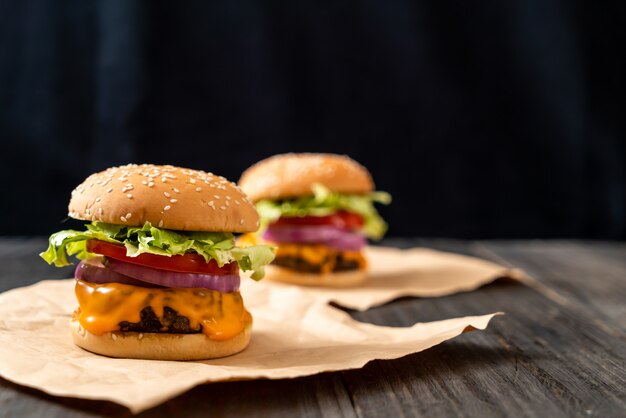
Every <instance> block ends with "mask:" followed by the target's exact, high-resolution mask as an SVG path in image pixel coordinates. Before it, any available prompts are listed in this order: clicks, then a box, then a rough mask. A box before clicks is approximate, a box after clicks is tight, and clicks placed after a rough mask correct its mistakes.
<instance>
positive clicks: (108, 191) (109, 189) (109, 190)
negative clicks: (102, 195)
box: [80, 187, 113, 193]
mask: <svg viewBox="0 0 626 418" xmlns="http://www.w3.org/2000/svg"><path fill="white" fill-rule="evenodd" d="M112 191H113V189H112V188H111V187H109V188H108V189H107V193H111V192H112ZM80 192H81V193H82V192H83V191H82V190H81V191H80Z"/></svg>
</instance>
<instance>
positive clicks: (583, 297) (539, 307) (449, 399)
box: [0, 238, 626, 418]
mask: <svg viewBox="0 0 626 418" xmlns="http://www.w3.org/2000/svg"><path fill="white" fill-rule="evenodd" d="M386 244H388V245H396V246H400V247H409V246H415V245H420V246H425V247H430V248H435V249H439V250H445V251H452V252H457V253H462V254H468V255H473V256H477V257H481V258H485V259H488V260H492V261H496V262H499V263H501V264H505V265H511V266H516V267H519V268H521V269H524V270H525V271H526V272H527V273H528V274H530V275H531V276H532V278H533V280H531V281H529V282H528V283H526V284H520V283H516V282H513V281H510V280H499V281H497V282H495V283H493V284H490V285H487V286H484V287H482V288H480V289H478V290H476V291H474V292H469V293H461V294H457V295H453V296H447V297H441V298H432V299H429V298H402V299H399V300H396V301H394V302H392V303H389V304H386V305H384V306H381V307H378V308H374V309H370V310H368V311H365V312H352V311H349V313H350V314H351V315H352V316H353V317H354V318H356V319H358V320H360V321H364V322H370V323H374V324H380V325H389V326H409V325H412V324H413V323H414V322H416V321H432V320H438V319H444V318H450V317H456V316H465V315H477V314H485V313H490V312H495V311H504V312H506V315H505V316H502V317H498V318H496V319H494V320H493V321H492V323H491V324H490V326H489V328H488V329H487V330H486V331H483V332H474V333H468V334H464V335H462V336H460V337H458V338H456V339H454V340H452V341H448V342H446V343H443V344H441V345H439V346H436V347H434V348H431V349H429V350H426V351H424V352H422V353H417V354H413V355H409V356H406V357H403V358H401V359H397V360H390V361H373V362H371V363H369V364H367V365H366V366H365V367H363V368H362V369H359V370H351V371H346V372H334V373H324V374H321V375H316V376H310V377H305V378H298V379H292V380H256V381H245V382H227V383H214V384H207V385H202V386H199V387H196V388H194V389H193V390H191V391H189V392H187V393H185V394H183V395H181V396H179V397H177V398H175V399H172V400H170V401H168V402H166V403H165V404H163V405H160V406H158V407H155V408H153V409H151V410H148V411H145V412H144V413H142V414H140V416H145V417H161V416H163V417H165V416H168V417H169V416H185V417H200V416H202V417H256V416H262V417H295V416H298V417H299V416H302V417H319V416H324V417H380V416H382V417H389V418H391V417H405V416H406V417H408V416H411V417H413V416H415V417H422V416H423V417H440V416H441V417H501V416H524V417H625V416H626V334H625V329H626V244H624V243H607V242H577V241H486V242H468V241H452V240H417V239H415V240H407V239H402V240H400V239H397V240H387V241H386ZM45 245H46V240H45V239H44V238H3V239H0V263H1V265H2V269H0V291H4V290H7V289H11V288H15V287H19V286H25V285H28V284H32V283H35V282H37V281H39V280H42V279H54V278H66V277H69V276H71V274H72V271H71V268H69V269H56V268H52V267H48V266H47V265H46V264H45V263H44V262H42V261H40V260H39V259H38V258H37V257H36V254H37V253H38V252H39V251H41V250H42V249H43V248H44V247H45ZM0 319H1V318H0ZM60 378H62V377H60ZM130 415H131V414H130V413H129V412H128V410H127V409H125V408H123V407H121V406H118V405H115V404H112V403H109V402H99V401H86V400H78V399H70V398H56V397H52V396H49V395H46V394H43V393H41V392H39V391H37V390H32V389H28V388H24V387H21V386H18V385H15V384H13V383H10V382H8V381H6V380H2V379H0V417H39V416H46V417H99V416H114V417H123V416H130Z"/></svg>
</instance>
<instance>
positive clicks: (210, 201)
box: [207, 200, 215, 210]
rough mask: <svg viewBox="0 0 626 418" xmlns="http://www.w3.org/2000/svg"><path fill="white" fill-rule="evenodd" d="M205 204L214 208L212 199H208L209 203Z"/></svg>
mask: <svg viewBox="0 0 626 418" xmlns="http://www.w3.org/2000/svg"><path fill="white" fill-rule="evenodd" d="M207 204H208V205H209V206H211V208H212V209H213V210H215V203H213V201H212V200H209V203H207Z"/></svg>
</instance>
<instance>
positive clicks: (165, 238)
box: [39, 222, 274, 280]
mask: <svg viewBox="0 0 626 418" xmlns="http://www.w3.org/2000/svg"><path fill="white" fill-rule="evenodd" d="M86 228H87V229H86V230H85V231H75V230H65V231H59V232H57V233H55V234H52V235H51V236H50V240H49V245H48V249H47V250H46V251H44V252H42V253H41V254H39V255H40V256H41V258H43V259H44V260H46V262H48V264H54V265H55V266H57V267H62V266H68V265H71V264H72V263H71V262H69V261H68V259H67V256H68V255H75V256H76V257H77V258H79V259H84V258H87V257H89V256H91V255H92V254H89V252H88V251H87V241H88V240H90V239H97V240H101V241H106V242H111V243H114V244H122V245H124V246H125V247H126V255H127V256H129V257H136V256H138V255H139V254H143V253H150V254H158V255H164V256H167V257H170V256H172V255H177V254H185V253H187V252H192V253H197V254H200V255H201V256H203V257H204V259H205V260H206V261H207V262H208V261H209V260H211V259H213V260H215V261H216V262H217V264H218V265H219V266H220V267H222V266H223V265H225V264H228V263H230V262H233V261H236V262H237V264H238V265H239V268H240V269H242V270H244V271H250V270H251V271H253V274H252V278H253V279H255V280H259V279H261V278H262V277H263V274H264V271H263V267H264V266H265V265H266V264H269V263H271V262H272V260H273V259H274V249H273V247H271V246H268V245H256V246H251V247H243V248H239V247H235V238H234V236H233V234H231V233H229V232H184V231H172V230H167V229H161V228H156V227H154V226H152V225H151V224H150V223H149V222H146V223H145V224H144V225H143V226H142V227H127V226H124V225H115V224H107V223H104V222H93V223H91V224H87V225H86Z"/></svg>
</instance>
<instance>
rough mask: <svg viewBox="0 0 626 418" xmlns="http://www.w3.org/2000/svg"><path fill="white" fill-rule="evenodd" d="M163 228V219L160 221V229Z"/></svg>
mask: <svg viewBox="0 0 626 418" xmlns="http://www.w3.org/2000/svg"><path fill="white" fill-rule="evenodd" d="M162 226H163V219H161V220H160V221H159V228H161V227H162Z"/></svg>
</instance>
